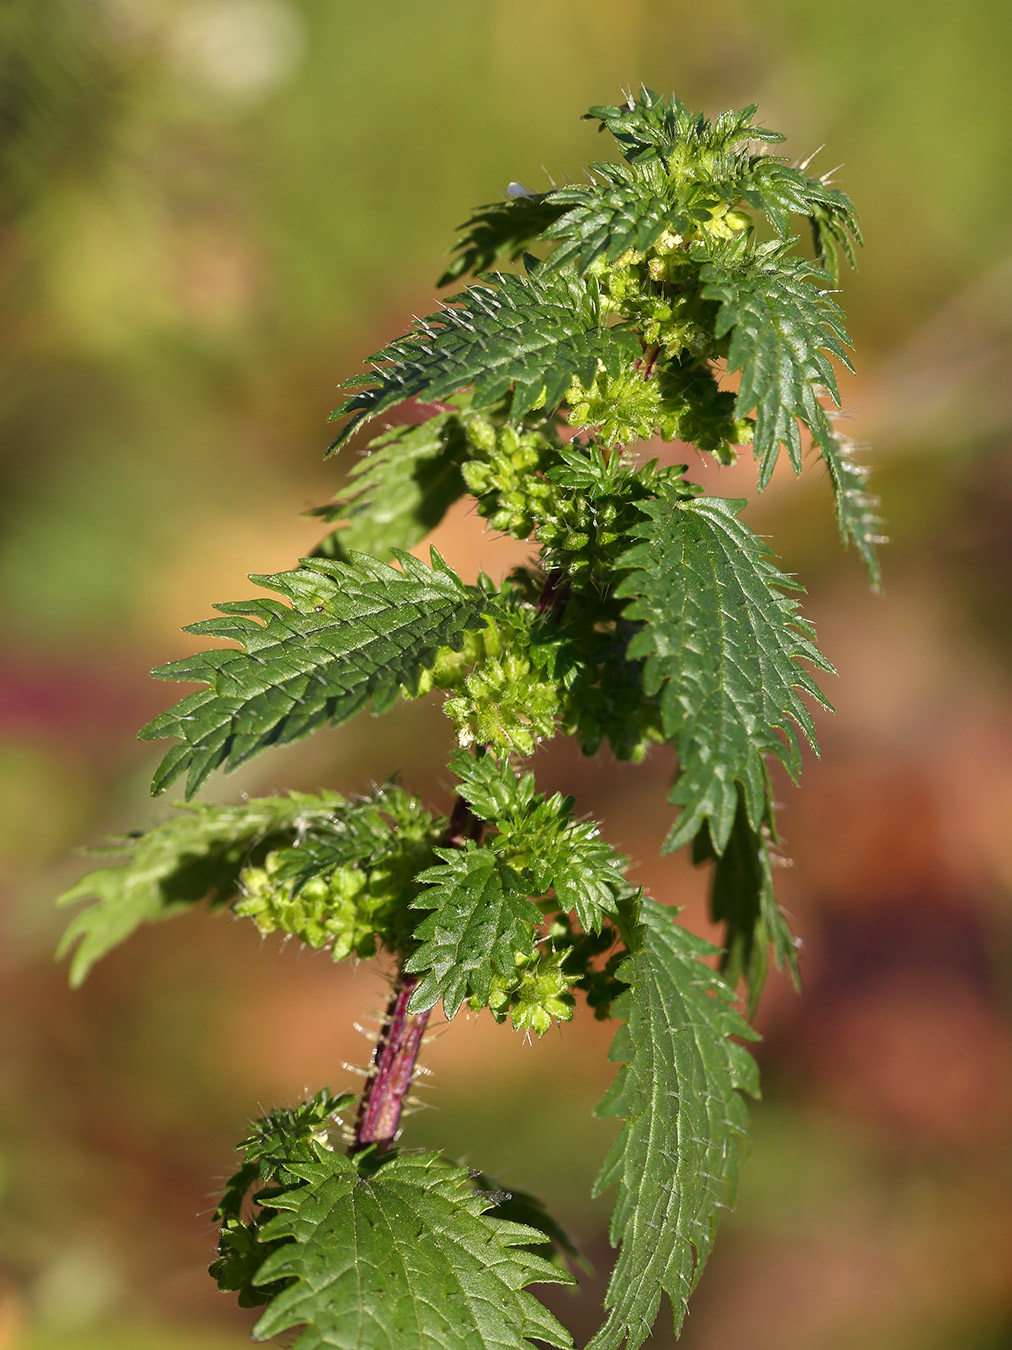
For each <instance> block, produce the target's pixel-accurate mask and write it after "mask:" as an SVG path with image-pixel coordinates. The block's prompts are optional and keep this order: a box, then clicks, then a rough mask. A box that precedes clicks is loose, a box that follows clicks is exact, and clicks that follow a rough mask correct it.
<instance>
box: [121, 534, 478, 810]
mask: <svg viewBox="0 0 1012 1350" xmlns="http://www.w3.org/2000/svg"><path fill="white" fill-rule="evenodd" d="M396 557H397V558H398V560H399V561H400V563H401V566H402V568H403V571H400V570H398V569H397V568H394V567H391V566H388V565H387V564H386V563H384V562H379V561H377V559H375V558H370V557H369V556H368V555H367V554H364V553H358V554H355V555H354V556H353V558H352V561H351V562H350V563H340V562H335V561H331V560H327V559H322V558H316V559H312V560H307V561H306V562H305V563H304V565H303V566H302V567H300V568H298V569H297V570H296V571H293V572H280V573H278V574H277V575H275V576H265V577H257V576H254V577H252V578H251V579H252V580H253V581H256V582H258V583H259V584H260V585H261V586H264V587H266V588H268V589H270V590H273V591H276V592H277V593H278V594H279V595H283V596H284V597H285V598H286V599H287V600H289V601H290V602H291V603H290V605H283V604H281V602H280V601H278V600H263V599H255V600H236V601H232V602H230V603H228V604H223V605H216V606H215V608H216V609H218V610H219V611H220V612H221V613H222V614H223V615H224V616H225V617H224V618H221V619H207V620H205V621H204V622H203V623H196V624H192V625H191V626H190V627H189V628H187V629H186V632H188V633H199V634H206V635H208V636H209V637H219V638H234V639H235V640H237V641H238V642H239V643H240V644H241V645H240V646H239V647H238V648H236V647H230V648H215V649H213V650H211V651H206V652H199V653H198V654H197V655H196V656H189V657H185V658H183V660H181V661H172V662H170V663H169V664H168V665H165V666H160V667H158V669H157V670H155V671H154V672H153V674H154V675H155V676H156V678H158V679H162V680H199V681H201V682H203V683H204V684H206V685H207V686H208V687H207V688H205V689H201V690H199V691H198V692H197V693H194V694H190V695H188V696H187V697H186V698H184V699H183V700H182V701H181V702H180V703H178V704H177V705H176V706H175V707H174V708H171V709H169V710H168V711H167V712H164V713H162V714H160V716H158V717H156V718H155V719H154V720H153V721H152V722H149V723H148V725H147V726H146V727H144V728H143V730H142V731H141V732H140V736H141V739H142V740H159V739H161V738H162V737H165V736H175V737H178V738H179V740H180V741H181V742H182V744H181V745H177V746H176V747H174V748H173V749H172V750H170V751H169V753H168V754H167V755H166V756H165V759H164V760H163V761H162V763H161V766H160V767H159V769H158V772H157V773H156V775H155V779H154V783H153V785H152V791H153V792H161V791H162V790H163V789H164V788H165V787H167V786H168V784H169V783H171V782H172V781H173V780H174V779H175V778H178V776H179V775H180V774H181V773H183V772H184V771H188V776H187V783H186V795H187V796H188V797H189V796H192V794H193V793H194V792H195V791H196V790H197V788H198V787H199V786H200V785H201V783H202V782H203V781H204V779H205V778H207V776H208V774H210V773H212V772H213V771H214V770H215V769H217V768H219V767H221V766H222V765H224V766H225V767H226V768H228V769H234V768H235V767H236V766H237V765H239V764H243V763H244V762H245V761H246V760H248V759H250V758H251V757H252V756H253V755H255V754H257V753H258V752H259V751H260V750H263V749H265V748H266V747H267V746H269V745H285V744H287V743H288V742H289V741H294V740H299V739H300V738H301V737H303V736H307V735H309V733H310V732H311V731H314V730H315V729H316V728H317V727H320V726H324V725H325V724H327V723H335V724H336V723H339V722H344V721H346V720H347V719H348V718H349V717H351V716H352V715H353V714H354V713H356V712H358V711H359V710H360V709H362V708H363V707H365V705H366V704H367V703H368V702H369V701H370V700H372V704H373V707H374V709H375V710H376V711H382V710H383V709H385V708H387V707H389V706H390V704H391V703H392V702H393V701H394V699H395V698H396V697H397V693H398V691H399V689H400V688H401V687H402V686H407V687H412V686H413V684H414V681H415V680H416V679H417V677H418V675H419V674H420V672H421V671H422V670H423V669H425V667H426V664H427V663H428V662H429V661H431V659H432V657H433V655H434V653H435V651H436V649H437V648H438V647H440V646H451V647H452V646H457V645H459V644H460V642H461V641H462V640H463V636H464V633H465V632H467V631H468V630H471V629H478V628H481V627H482V625H483V619H482V618H481V614H482V611H483V610H484V609H487V608H488V606H489V603H490V601H489V599H488V597H483V596H482V595H481V594H479V592H477V591H476V590H475V589H474V588H471V587H467V586H465V585H464V584H463V582H462V581H461V580H460V578H459V577H458V576H457V574H456V573H455V572H454V571H453V570H452V569H451V568H450V567H448V566H447V565H446V563H445V562H444V561H443V560H442V558H440V556H439V554H438V553H436V551H435V550H433V551H432V567H431V568H428V567H426V566H425V565H424V563H421V562H419V561H418V560H417V559H416V558H413V557H411V555H410V554H407V553H401V552H397V554H396Z"/></svg>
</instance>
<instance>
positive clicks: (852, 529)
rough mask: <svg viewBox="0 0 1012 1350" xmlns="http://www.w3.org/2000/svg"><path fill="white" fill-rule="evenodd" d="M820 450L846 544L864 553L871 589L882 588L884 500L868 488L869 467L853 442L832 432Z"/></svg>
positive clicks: (863, 560)
mask: <svg viewBox="0 0 1012 1350" xmlns="http://www.w3.org/2000/svg"><path fill="white" fill-rule="evenodd" d="M819 450H820V452H821V454H822V458H823V459H824V460H825V461H826V467H827V468H828V470H829V477H830V479H831V480H832V484H833V491H834V493H835V496H836V519H837V522H838V523H839V526H840V535H841V537H842V539H843V542H844V543H845V544H853V545H854V546H855V548H856V549H857V551H858V553H859V554H860V555H861V560H862V562H863V563H864V566H865V571H866V572H867V574H868V580H869V581H870V582H871V587H872V590H875V591H879V590H881V589H882V571H881V568H880V567H879V561H878V555H877V553H876V552H875V546H876V544H884V543H885V542H886V540H885V538H884V537H883V534H882V518H881V516H880V515H879V507H880V505H881V503H880V502H879V499H878V497H876V496H875V495H874V494H873V493H871V492H867V491H866V490H865V486H864V484H865V479H866V478H867V477H868V470H867V469H866V468H865V467H864V465H863V464H859V463H858V462H857V460H856V458H855V447H854V444H853V442H852V441H849V440H847V438H846V437H844V436H841V435H840V434H839V433H838V432H833V433H832V434H831V435H829V436H828V437H825V438H824V439H822V440H820V442H819Z"/></svg>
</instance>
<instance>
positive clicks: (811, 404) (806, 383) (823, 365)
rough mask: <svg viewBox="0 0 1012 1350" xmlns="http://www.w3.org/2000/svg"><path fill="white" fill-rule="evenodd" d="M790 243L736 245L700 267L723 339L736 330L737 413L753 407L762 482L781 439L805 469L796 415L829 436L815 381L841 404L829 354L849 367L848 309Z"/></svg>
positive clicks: (731, 362) (731, 352)
mask: <svg viewBox="0 0 1012 1350" xmlns="http://www.w3.org/2000/svg"><path fill="white" fill-rule="evenodd" d="M792 242H793V241H788V242H787V243H786V244H784V243H778V242H777V241H772V242H770V243H766V244H759V245H757V246H756V247H755V248H753V249H748V250H746V249H738V250H737V252H736V253H735V254H729V255H726V256H722V257H719V258H713V259H711V260H710V261H708V262H705V263H704V264H703V266H702V268H701V269H700V277H701V279H702V281H703V287H702V291H701V294H702V295H703V296H704V298H706V299H708V300H717V301H719V302H720V309H719V311H718V314H717V326H716V334H717V337H724V336H725V335H726V334H728V333H729V334H730V335H731V340H730V346H729V349H728V356H727V367H728V370H740V371H741V382H740V384H739V386H738V396H737V399H736V404H735V407H736V410H737V413H738V415H739V416H740V417H744V416H746V415H747V414H748V413H750V412H752V410H753V409H755V441H754V445H753V449H754V452H755V456H756V459H758V460H759V486H760V488H762V487H765V486H766V484H767V483H768V482H769V480H770V476H771V474H772V473H773V469H774V466H775V465H776V462H777V457H778V455H779V451H780V446H781V445H784V446H786V448H787V453H788V455H789V456H790V460H791V464H792V465H793V466H794V469H795V472H797V473H800V472H801V431H800V429H799V427H798V419H800V420H801V421H802V422H804V423H805V424H806V426H808V428H809V429H810V430H811V432H812V435H813V436H814V437H815V439H816V440H817V441H818V442H819V444H820V445H821V444H822V443H823V442H824V441H825V440H827V439H828V438H829V437H830V436H831V434H832V433H831V431H830V428H829V421H828V419H827V417H826V413H825V410H824V409H823V407H822V404H821V403H820V402H819V398H818V394H817V390H816V387H822V388H824V389H825V390H826V391H827V393H828V394H829V395H830V396H831V397H832V398H833V400H834V401H835V403H836V405H837V406H839V403H840V395H839V391H838V390H837V386H836V375H835V373H834V371H833V366H832V362H831V361H830V357H831V356H835V357H837V358H838V359H839V360H840V361H842V362H843V364H844V365H845V366H847V368H848V369H851V366H850V362H849V361H848V359H847V348H848V347H849V346H850V339H849V337H848V336H847V332H846V329H845V328H844V325H843V312H842V310H841V309H840V307H839V305H838V304H837V303H836V301H835V300H833V299H832V297H831V296H829V295H828V294H827V293H826V292H825V291H824V290H821V289H820V288H819V287H818V286H815V285H813V284H812V282H811V281H809V280H808V276H809V275H810V274H811V273H812V271H813V264H812V263H808V262H806V261H804V260H803V259H801V258H794V257H790V256H789V254H788V252H787V250H788V249H789V248H790V247H791V243H792Z"/></svg>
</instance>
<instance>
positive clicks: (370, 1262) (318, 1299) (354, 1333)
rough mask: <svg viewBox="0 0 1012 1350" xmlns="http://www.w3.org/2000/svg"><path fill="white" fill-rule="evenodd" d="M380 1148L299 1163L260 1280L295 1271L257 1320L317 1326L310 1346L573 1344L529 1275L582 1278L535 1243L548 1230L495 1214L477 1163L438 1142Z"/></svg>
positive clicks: (258, 1332)
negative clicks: (479, 1187) (363, 1155)
mask: <svg viewBox="0 0 1012 1350" xmlns="http://www.w3.org/2000/svg"><path fill="white" fill-rule="evenodd" d="M368 1164H369V1160H368V1159H366V1160H364V1162H363V1161H362V1160H357V1159H352V1158H347V1157H344V1156H342V1155H341V1154H339V1153H329V1154H327V1155H326V1156H325V1157H322V1158H321V1159H320V1160H319V1161H317V1162H310V1163H304V1162H293V1163H292V1164H290V1165H289V1167H288V1168H287V1169H286V1172H287V1175H288V1177H289V1178H290V1179H291V1181H292V1182H293V1183H294V1184H293V1186H292V1189H290V1190H288V1191H285V1192H284V1193H282V1194H280V1195H275V1196H274V1197H272V1199H271V1201H270V1204H271V1206H272V1208H274V1209H276V1210H278V1211H279V1212H278V1213H277V1214H276V1215H275V1217H274V1218H273V1219H272V1220H271V1221H270V1223H268V1224H267V1225H266V1226H265V1228H264V1229H263V1237H264V1239H265V1240H267V1241H271V1240H273V1241H277V1240H279V1239H281V1240H283V1245H281V1246H279V1247H278V1248H277V1249H276V1250H275V1251H274V1252H272V1253H271V1255H270V1256H268V1258H267V1260H266V1261H265V1262H264V1265H263V1266H262V1267H261V1270H260V1273H259V1275H258V1276H257V1280H258V1282H259V1283H270V1282H276V1281H278V1280H285V1281H288V1282H289V1283H288V1287H287V1288H285V1289H284V1290H283V1291H282V1292H281V1293H279V1294H278V1295H277V1296H276V1297H275V1298H274V1299H273V1300H272V1302H271V1304H270V1306H269V1307H268V1309H267V1311H266V1312H265V1313H264V1314H263V1315H262V1316H261V1318H260V1320H259V1322H258V1323H257V1324H256V1326H255V1327H254V1329H253V1335H254V1337H255V1339H257V1340H266V1339H267V1338H268V1337H271V1336H276V1335H277V1334H278V1333H279V1332H282V1331H286V1330H288V1329H289V1328H291V1327H302V1328H304V1329H303V1330H302V1332H301V1334H300V1335H299V1337H298V1340H297V1341H296V1342H295V1344H296V1345H297V1346H298V1350H324V1348H326V1350H346V1348H347V1347H349V1346H355V1347H356V1350H433V1347H438V1348H439V1350H476V1348H477V1347H483V1348H486V1350H529V1347H530V1341H531V1340H533V1339H537V1340H540V1341H547V1342H548V1343H549V1344H550V1345H555V1346H570V1345H572V1339H571V1337H570V1336H569V1334H568V1333H567V1332H566V1330H565V1329H564V1328H563V1327H562V1326H560V1324H559V1323H558V1322H557V1321H556V1320H555V1318H554V1317H552V1316H551V1314H550V1313H548V1312H547V1311H546V1310H545V1309H544V1308H542V1307H541V1305H540V1304H539V1303H538V1302H537V1301H536V1300H535V1299H534V1298H533V1297H532V1296H531V1295H530V1294H528V1293H526V1292H525V1289H524V1286H525V1285H528V1284H532V1283H534V1282H537V1283H549V1282H554V1283H569V1282H570V1281H569V1280H568V1277H567V1276H565V1275H564V1274H563V1273H562V1272H561V1271H560V1270H558V1269H557V1268H556V1267H555V1266H552V1265H550V1264H549V1263H548V1262H547V1261H544V1260H542V1259H541V1258H540V1257H538V1256H534V1255H532V1254H531V1253H530V1252H529V1251H528V1250H527V1247H528V1245H529V1244H531V1243H532V1242H537V1241H538V1240H539V1238H540V1236H541V1235H540V1234H539V1233H538V1232H537V1231H536V1230H535V1229H532V1228H528V1227H525V1226H523V1225H520V1224H514V1223H508V1222H506V1221H504V1220H502V1219H496V1218H493V1217H491V1216H490V1215H488V1214H486V1213H485V1212H484V1211H486V1210H487V1209H488V1208H489V1207H490V1199H489V1197H487V1196H481V1195H479V1194H477V1193H476V1192H475V1190H474V1188H473V1187H472V1185H471V1180H470V1177H469V1175H468V1173H467V1172H466V1171H465V1170H464V1169H463V1168H460V1167H451V1166H449V1165H448V1164H447V1163H446V1162H444V1161H443V1160H442V1159H441V1158H440V1157H439V1156H438V1155H436V1154H433V1153H422V1154H413V1155H410V1156H402V1157H395V1158H392V1159H391V1160H390V1161H388V1162H385V1163H383V1164H382V1166H380V1167H379V1168H372V1167H370V1166H369V1165H368Z"/></svg>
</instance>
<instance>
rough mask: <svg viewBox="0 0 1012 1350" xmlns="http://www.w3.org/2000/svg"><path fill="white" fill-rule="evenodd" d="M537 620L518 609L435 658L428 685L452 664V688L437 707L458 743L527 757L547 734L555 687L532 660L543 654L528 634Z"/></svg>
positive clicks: (528, 611) (556, 696) (552, 718)
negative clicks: (460, 647) (452, 727)
mask: <svg viewBox="0 0 1012 1350" xmlns="http://www.w3.org/2000/svg"><path fill="white" fill-rule="evenodd" d="M537 621H538V616H537V613H536V611H535V610H533V609H532V608H518V609H516V610H514V611H513V612H512V613H510V614H508V615H506V616H499V618H497V619H496V620H494V621H493V620H489V621H488V626H487V627H485V628H482V629H481V630H480V631H479V632H477V633H470V634H468V639H467V641H466V642H465V645H464V650H463V651H462V652H460V653H452V654H447V655H446V656H443V655H442V653H440V655H439V656H437V663H436V669H435V670H434V672H433V683H437V684H438V682H439V681H440V679H443V678H445V676H446V674H448V673H449V671H450V670H451V669H454V667H456V669H455V670H454V680H453V684H454V686H455V690H456V692H455V693H454V695H453V697H451V698H448V699H447V700H446V703H445V704H444V705H443V711H444V712H445V713H446V715H447V716H448V717H449V718H451V719H452V721H453V722H454V724H455V726H456V729H457V740H458V741H459V743H460V744H461V745H462V746H468V745H488V746H491V747H492V748H494V749H495V750H497V751H504V752H506V753H515V754H520V755H529V754H531V753H532V751H533V750H534V747H535V745H536V744H537V742H538V741H540V740H544V739H545V738H546V737H549V736H551V735H553V733H554V731H555V724H556V721H557V718H558V714H559V690H558V688H557V686H556V682H555V680H554V678H552V676H551V672H550V671H548V670H547V669H546V668H545V663H544V661H543V660H539V659H538V658H539V656H540V657H545V656H547V652H545V651H542V652H540V653H539V652H538V645H539V644H537V642H536V641H535V637H534V632H533V629H534V625H535V624H536V623H537ZM453 658H457V660H454V659H453ZM465 667H470V669H466V670H465Z"/></svg>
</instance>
